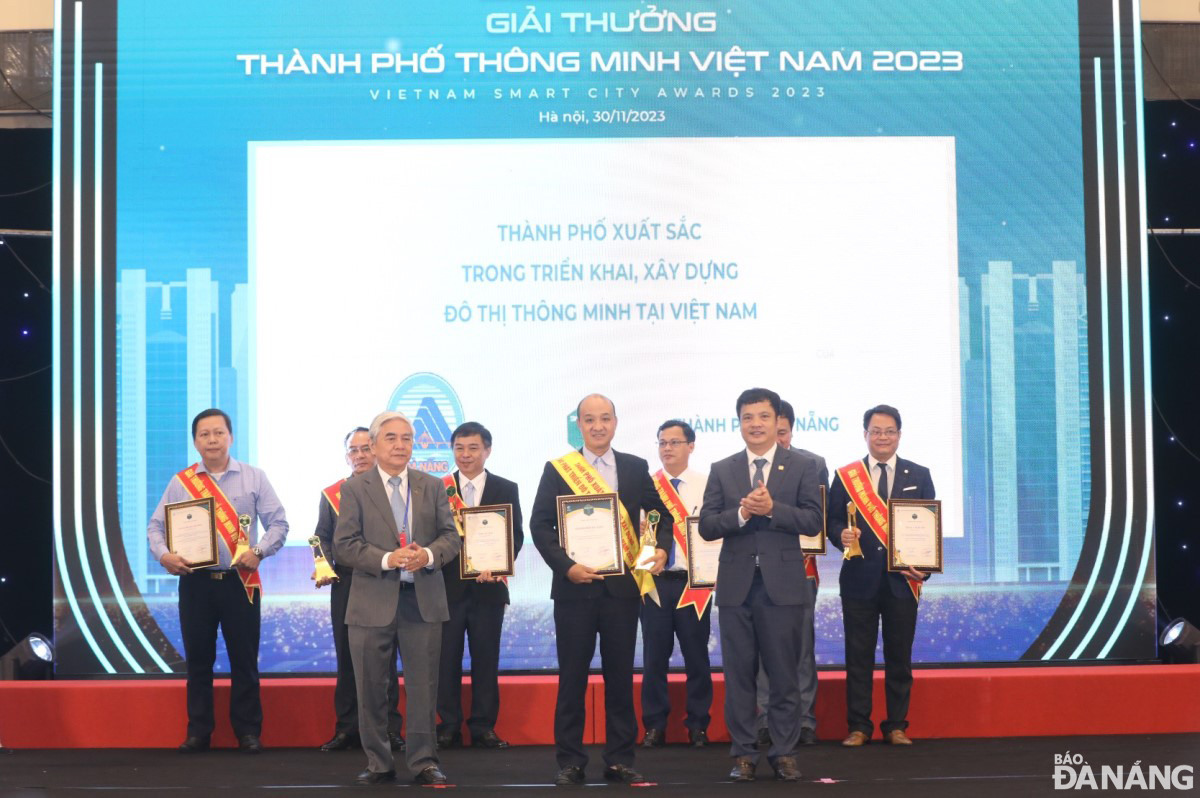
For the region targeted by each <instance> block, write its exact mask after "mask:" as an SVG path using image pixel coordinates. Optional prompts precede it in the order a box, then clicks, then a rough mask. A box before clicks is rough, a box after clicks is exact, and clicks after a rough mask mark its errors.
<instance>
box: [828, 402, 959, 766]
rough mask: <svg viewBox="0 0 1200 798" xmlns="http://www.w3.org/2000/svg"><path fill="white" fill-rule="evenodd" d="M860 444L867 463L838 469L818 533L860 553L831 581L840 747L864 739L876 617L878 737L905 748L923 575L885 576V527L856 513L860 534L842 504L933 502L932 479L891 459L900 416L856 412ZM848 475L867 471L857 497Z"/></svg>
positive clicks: (884, 409)
mask: <svg viewBox="0 0 1200 798" xmlns="http://www.w3.org/2000/svg"><path fill="white" fill-rule="evenodd" d="M863 438H865V439H866V442H867V452H868V454H867V456H866V457H864V458H863V459H862V460H855V461H854V462H853V463H850V464H848V465H846V466H843V467H842V468H839V469H838V470H837V476H835V477H834V479H833V482H832V484H831V485H830V487H829V510H828V526H827V530H826V531H827V534H828V535H829V539H830V541H832V543H833V545H835V546H837V547H838V548H839V549H845V548H846V547H847V546H851V545H853V543H854V541H858V543H859V548H861V550H862V556H861V557H851V558H850V559H847V560H844V561H843V562H842V572H841V575H840V577H839V581H840V583H841V593H842V625H843V628H844V629H845V633H846V722H847V725H848V727H849V729H850V734H849V736H847V737H846V739H845V740H843V741H842V745H844V746H847V747H858V746H861V745H863V744H864V743H867V742H870V740H871V733H872V731H873V728H874V727H873V725H872V723H871V681H872V677H873V673H874V670H875V640H876V637H877V636H878V634H879V622H880V619H881V618H882V619H883V664H884V681H883V689H884V695H885V696H886V698H887V720H885V721H884V722H883V723H881V724H879V730H880V731H881V732H882V733H883V741H884V742H885V743H891V744H892V745H912V740H910V739H909V738H908V735H907V734H906V733H905V729H907V728H908V720H907V717H908V701H909V694H910V692H911V689H912V644H913V636H914V635H915V634H916V629H917V599H918V597H919V596H920V593H921V584H922V583H923V582H924V581H925V580H926V579H928V578H929V574H927V573H924V572H922V571H918V570H915V569H912V568H909V569H906V570H905V571H904V572H902V573H889V572H888V570H887V546H886V536H887V530H886V528H883V529H876V527H875V522H874V521H873V519H872V518H871V517H870V515H869V514H867V513H862V514H861V515H860V523H862V525H863V527H865V534H864V530H863V529H859V528H858V527H852V526H851V525H850V524H849V523H848V521H847V515H848V514H847V512H846V505H847V503H848V502H849V501H851V499H852V498H856V499H861V498H865V499H866V500H868V501H873V502H875V503H876V504H877V505H883V506H886V504H887V500H888V499H889V498H897V499H933V498H935V496H934V489H933V478H932V477H931V476H930V474H929V469H928V468H926V467H925V466H922V465H917V464H916V463H914V462H912V461H911V460H904V459H901V458H900V457H897V456H896V449H897V448H899V446H900V411H899V410H897V409H896V408H894V407H891V406H889V405H877V406H876V407H872V408H871V409H870V410H868V411H867V412H866V413H864V414H863ZM852 469H865V471H866V472H867V473H866V475H864V476H866V479H862V480H860V483H861V484H862V486H863V487H862V491H861V493H862V495H861V496H858V495H857V493H858V492H856V491H855V490H854V488H853V486H852V485H851V486H848V485H847V484H846V483H847V482H852V481H853V478H852V477H849V476H848V475H849V474H850V471H851V470H852ZM856 504H858V501H857V500H856ZM860 510H861V508H860Z"/></svg>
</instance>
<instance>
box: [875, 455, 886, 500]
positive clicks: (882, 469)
mask: <svg viewBox="0 0 1200 798" xmlns="http://www.w3.org/2000/svg"><path fill="white" fill-rule="evenodd" d="M875 492H876V493H878V494H879V498H881V499H883V500H884V501H885V502H886V501H887V500H888V484H887V463H880V464H879V487H878V488H877V489H876V491H875Z"/></svg>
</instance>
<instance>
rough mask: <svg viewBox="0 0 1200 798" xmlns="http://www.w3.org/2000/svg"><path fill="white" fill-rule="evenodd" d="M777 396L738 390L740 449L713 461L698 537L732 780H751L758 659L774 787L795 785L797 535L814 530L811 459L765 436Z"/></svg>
mask: <svg viewBox="0 0 1200 798" xmlns="http://www.w3.org/2000/svg"><path fill="white" fill-rule="evenodd" d="M779 410H780V399H779V394H777V393H775V392H774V391H769V390H767V389H765V388H751V389H749V390H746V391H743V392H742V394H741V396H739V397H738V400H737V411H738V417H739V420H740V424H741V432H742V440H744V441H745V442H746V450H744V451H740V452H738V453H737V454H734V455H732V456H730V457H727V458H725V459H724V460H720V461H718V462H716V463H713V466H712V470H711V471H710V472H709V476H708V485H707V487H706V488H705V490H704V505H703V507H702V508H701V510H700V536H701V537H703V538H704V539H705V540H717V539H723V540H724V543H723V545H722V547H721V554H720V564H719V566H718V568H717V596H716V601H717V606H718V607H719V608H720V613H721V616H720V626H721V650H722V651H723V652H724V665H725V724H726V726H727V727H728V728H729V737H730V740H731V745H730V755H731V756H733V757H734V759H735V762H734V767H733V770H732V771H730V774H729V777H730V778H731V779H733V780H734V781H742V782H744V781H754V779H755V778H756V776H755V769H756V768H757V766H758V757H759V751H758V748H757V746H756V745H755V733H754V714H755V700H754V699H755V696H754V681H755V675H756V672H757V663H758V661H759V659H761V660H762V663H763V667H764V668H765V669H766V672H767V677H768V680H769V681H770V685H771V693H770V702H769V704H768V706H767V724H768V727H769V729H770V733H771V747H770V748H769V749H768V750H767V760H768V761H769V762H770V764H771V767H772V768H774V770H775V778H776V779H779V780H781V781H799V780H800V768H799V766H798V764H797V762H796V746H797V744H798V743H799V739H800V723H799V707H800V695H799V693H800V690H799V685H798V682H797V673H796V670H797V668H796V664H797V662H799V661H800V658H801V657H802V656H806V653H805V652H804V651H803V650H802V649H803V642H802V641H803V636H802V634H801V623H802V617H803V613H802V608H804V607H806V606H811V605H812V601H813V596H812V588H811V587H810V586H809V584H808V580H807V579H806V578H805V573H804V552H803V551H801V549H800V540H799V537H798V536H799V535H801V534H805V535H812V534H815V532H816V530H819V529H821V528H822V518H821V494H820V487H819V486H820V485H821V484H823V482H824V475H823V474H822V473H821V464H820V461H819V460H818V458H815V457H812V456H810V455H807V454H804V453H801V452H796V451H790V450H787V449H784V448H782V447H780V446H779V445H778V444H777V442H776V439H775V428H776V424H777V420H778V416H779Z"/></svg>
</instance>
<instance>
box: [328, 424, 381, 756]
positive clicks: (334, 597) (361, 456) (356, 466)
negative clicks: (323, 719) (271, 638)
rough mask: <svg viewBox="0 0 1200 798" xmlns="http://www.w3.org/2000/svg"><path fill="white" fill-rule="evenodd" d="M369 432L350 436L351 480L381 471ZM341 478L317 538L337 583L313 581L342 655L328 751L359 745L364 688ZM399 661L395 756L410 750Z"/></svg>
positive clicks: (360, 430) (364, 430) (335, 646)
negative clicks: (341, 546) (349, 606)
mask: <svg viewBox="0 0 1200 798" xmlns="http://www.w3.org/2000/svg"><path fill="white" fill-rule="evenodd" d="M367 432H368V430H367V428H366V427H355V428H354V429H352V430H350V432H348V433H347V434H346V437H345V439H344V440H343V445H345V447H346V464H347V465H348V466H350V476H354V475H355V474H361V473H363V472H364V471H368V470H370V469H372V468H374V467H375V455H373V454H372V453H371V439H370V436H368V434H367ZM345 481H346V479H339V480H338V481H337V482H335V483H333V484H332V485H330V486H329V487H327V488H325V489H324V490H323V491H321V498H320V500H319V501H320V506H319V507H318V508H317V528H316V531H315V532H314V533H313V534H315V535H316V536H317V539H318V540H320V541H321V551H322V553H323V554H324V555H325V558H326V559H327V560H328V561H329V564H330V565H332V566H333V572H334V573H335V574H337V579H329V578H328V577H323V578H321V579H317V575H316V573H315V572H314V573H313V576H312V578H313V579H315V580H316V582H317V587H325V586H326V585H331V587H330V588H329V615H330V620H331V621H332V627H333V649H334V653H335V654H336V655H337V682H336V683H335V685H334V688H333V711H334V714H335V715H336V717H337V721H336V725H335V726H334V728H333V737H332V738H330V739H329V741H328V742H326V743H325V744H324V745H322V746H321V750H322V751H326V752H328V751H342V750H345V749H347V748H350V747H351V746H354V745H358V689H357V687H356V686H355V684H354V663H353V662H351V661H350V637H349V634H348V632H347V629H348V627H347V626H346V601H347V600H348V599H349V598H350V585H351V583H352V582H353V581H354V569H353V568H349V567H347V566H345V565H342V564H341V563H339V562H337V560H335V559H334V556H333V530H334V529H335V528H336V527H337V518H338V512H339V510H340V508H341V504H342V484H343V483H344V482H345ZM395 665H396V658H395V657H394V656H393V657H392V676H391V680H390V681H389V682H388V741H389V742H390V743H391V746H392V750H393V751H403V750H404V737H403V736H402V735H401V733H400V730H401V729H402V728H404V717H403V716H402V715H401V714H400V710H399V709H398V707H397V705H398V703H399V701H400V687H399V684H398V679H397V675H396V667H395Z"/></svg>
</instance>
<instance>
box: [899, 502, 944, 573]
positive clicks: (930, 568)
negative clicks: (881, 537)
mask: <svg viewBox="0 0 1200 798" xmlns="http://www.w3.org/2000/svg"><path fill="white" fill-rule="evenodd" d="M907 508H921V509H925V510H928V511H929V512H931V513H933V519H934V524H933V535H934V537H935V542H934V552H935V561H934V562H929V563H925V562H917V563H906V562H901V561H899V560H897V558H896V529H897V519H899V521H900V526H904V525H905V521H906V520H907V519H905V518H904V517H903V515H902V513H903V511H904V510H905V509H907ZM905 568H915V569H916V570H918V571H924V572H926V573H931V574H940V573H941V572H942V502H941V501H940V500H939V499H892V500H891V501H889V502H888V545H887V569H888V571H891V572H896V571H902V570H904V569H905Z"/></svg>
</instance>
